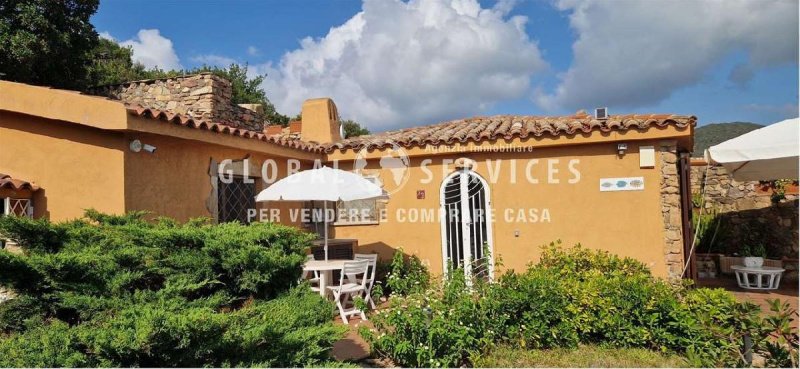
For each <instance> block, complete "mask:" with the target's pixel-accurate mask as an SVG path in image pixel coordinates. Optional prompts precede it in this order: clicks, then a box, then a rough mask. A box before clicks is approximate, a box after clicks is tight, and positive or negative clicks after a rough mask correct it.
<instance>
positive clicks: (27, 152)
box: [0, 111, 125, 221]
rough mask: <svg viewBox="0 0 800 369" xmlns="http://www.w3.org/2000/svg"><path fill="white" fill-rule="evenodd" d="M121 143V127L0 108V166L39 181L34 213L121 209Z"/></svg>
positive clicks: (55, 215) (68, 215)
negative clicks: (108, 127) (100, 126)
mask: <svg viewBox="0 0 800 369" xmlns="http://www.w3.org/2000/svg"><path fill="white" fill-rule="evenodd" d="M87 119H88V118H87ZM124 146H125V142H124V137H123V135H122V134H121V133H116V132H112V131H103V130H100V129H97V128H90V127H86V126H81V125H76V124H70V123H66V122H61V121H54V120H49V119H45V118H39V117H32V116H27V115H22V114H15V113H9V112H5V111H0V172H4V173H6V174H9V175H11V176H12V177H15V178H19V179H23V180H26V181H31V182H35V183H36V184H37V185H39V186H40V187H41V190H40V191H37V192H36V193H35V194H34V196H33V199H34V207H35V208H34V209H35V213H34V215H35V216H37V217H47V218H49V219H51V220H54V221H59V220H66V219H72V218H77V217H80V216H82V215H83V211H84V209H87V208H95V209H97V210H100V211H103V212H109V213H120V212H123V211H124V209H125V198H124V180H123V178H124V174H123V162H124V159H123V155H124V154H123V148H124Z"/></svg>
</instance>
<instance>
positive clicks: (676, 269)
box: [659, 141, 684, 280]
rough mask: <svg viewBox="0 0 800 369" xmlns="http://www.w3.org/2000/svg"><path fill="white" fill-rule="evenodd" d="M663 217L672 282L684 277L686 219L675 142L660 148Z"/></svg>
mask: <svg viewBox="0 0 800 369" xmlns="http://www.w3.org/2000/svg"><path fill="white" fill-rule="evenodd" d="M659 146H660V150H659V151H660V153H659V161H660V163H659V164H660V165H659V166H660V167H661V216H662V217H663V222H664V260H665V261H666V264H667V275H668V277H669V279H670V280H679V279H680V278H681V275H682V274H683V267H684V263H683V232H682V230H683V224H682V223H683V218H682V212H681V195H680V180H679V178H680V177H679V176H678V152H677V146H676V142H675V141H665V142H662V143H661V144H660V145H659Z"/></svg>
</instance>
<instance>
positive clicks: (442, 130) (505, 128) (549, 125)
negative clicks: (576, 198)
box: [323, 114, 697, 152]
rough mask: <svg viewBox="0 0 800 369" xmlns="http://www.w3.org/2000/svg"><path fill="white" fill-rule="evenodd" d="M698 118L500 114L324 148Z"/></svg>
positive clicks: (694, 119) (622, 126)
mask: <svg viewBox="0 0 800 369" xmlns="http://www.w3.org/2000/svg"><path fill="white" fill-rule="evenodd" d="M696 122H697V117H695V116H693V115H678V114H614V115H609V116H608V118H606V119H597V118H595V117H594V116H592V115H588V114H585V115H583V114H580V115H579V114H574V115H564V116H537V115H514V114H497V115H491V116H474V117H469V118H462V119H454V120H449V121H444V122H439V123H434V124H429V125H425V126H419V127H409V128H402V129H398V130H393V131H386V132H381V133H376V134H371V135H365V136H358V137H353V138H351V139H344V140H341V141H338V142H333V143H329V144H325V145H323V147H324V149H325V151H326V152H331V151H333V150H335V149H340V150H344V149H359V148H363V147H367V148H384V147H387V146H391V145H394V144H397V145H400V146H404V147H411V146H422V145H426V144H431V145H441V144H452V143H455V142H468V141H473V142H481V141H485V140H494V139H498V138H505V139H511V138H515V137H519V138H527V137H530V136H533V137H541V136H543V135H545V134H549V135H551V136H553V137H558V136H563V135H574V134H578V133H581V132H583V133H589V132H592V131H603V132H609V131H612V130H629V129H649V128H650V127H651V126H661V127H663V126H667V125H675V126H677V127H679V128H683V127H687V126H690V125H691V126H694V125H695V124H696Z"/></svg>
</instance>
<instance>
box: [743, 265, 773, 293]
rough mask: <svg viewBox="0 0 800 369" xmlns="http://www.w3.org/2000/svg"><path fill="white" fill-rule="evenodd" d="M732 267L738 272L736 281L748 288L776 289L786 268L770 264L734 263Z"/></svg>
mask: <svg viewBox="0 0 800 369" xmlns="http://www.w3.org/2000/svg"><path fill="white" fill-rule="evenodd" d="M731 269H732V270H733V271H734V272H735V273H736V283H738V284H739V287H741V288H744V289H748V290H776V289H778V286H779V285H780V283H781V275H783V272H784V271H785V269H783V268H778V267H770V266H760V267H746V266H744V265H734V266H731Z"/></svg>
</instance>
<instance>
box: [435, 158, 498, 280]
mask: <svg viewBox="0 0 800 369" xmlns="http://www.w3.org/2000/svg"><path fill="white" fill-rule="evenodd" d="M489 195H490V194H489V186H488V184H487V183H486V181H485V180H484V179H483V178H482V177H481V176H479V175H478V174H477V173H475V172H473V171H471V170H469V169H461V170H459V171H457V172H455V173H453V174H451V175H449V176H447V177H446V178H445V179H444V181H442V186H441V189H440V193H439V203H440V206H441V210H440V211H441V215H442V216H441V228H442V259H443V264H444V265H443V266H444V271H445V273H447V271H448V270H451V269H456V268H463V269H464V273H465V274H466V275H467V276H475V277H478V278H485V279H491V278H492V277H493V275H494V247H493V239H492V224H491V220H492V219H491V216H490V214H489V211H490V209H491V201H490V196H489Z"/></svg>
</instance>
